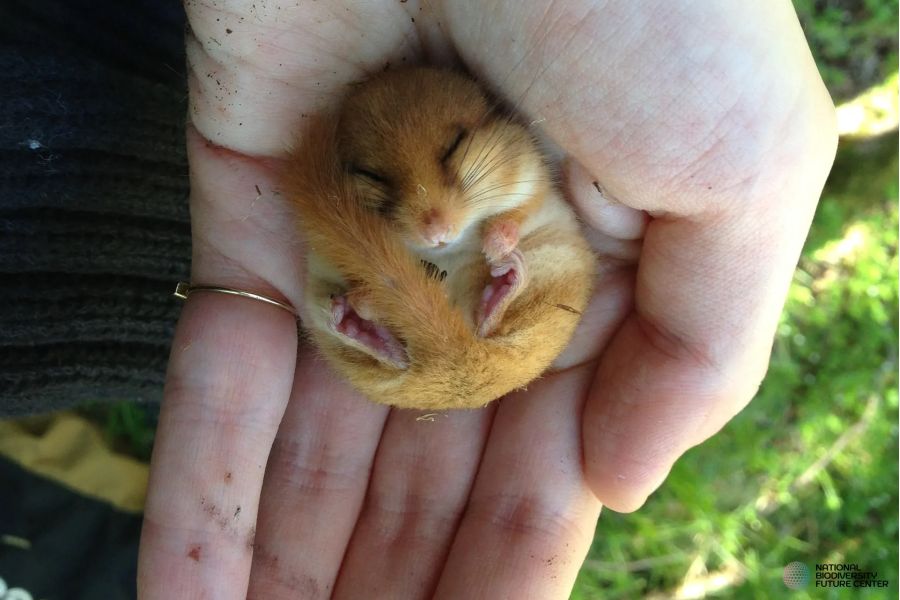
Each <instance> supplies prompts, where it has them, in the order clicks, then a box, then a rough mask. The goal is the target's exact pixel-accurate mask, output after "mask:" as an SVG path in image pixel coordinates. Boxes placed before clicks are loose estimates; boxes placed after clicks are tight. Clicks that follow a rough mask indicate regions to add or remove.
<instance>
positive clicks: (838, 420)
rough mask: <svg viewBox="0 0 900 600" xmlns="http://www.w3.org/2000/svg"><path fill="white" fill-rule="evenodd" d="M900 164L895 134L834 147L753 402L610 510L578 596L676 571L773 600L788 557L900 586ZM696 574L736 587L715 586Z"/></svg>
mask: <svg viewBox="0 0 900 600" xmlns="http://www.w3.org/2000/svg"><path fill="white" fill-rule="evenodd" d="M897 168H898V165H897V146H896V138H895V137H894V136H889V137H888V138H886V139H883V140H880V141H877V142H872V141H869V142H863V143H857V144H856V145H853V146H847V147H843V148H842V149H841V151H840V153H839V155H838V159H837V163H836V165H835V169H834V171H833V173H832V176H831V178H830V179H829V182H828V185H827V186H826V190H825V193H824V195H823V199H822V202H821V204H820V206H819V210H818V212H817V214H816V218H815V221H814V223H813V229H812V232H811V235H810V237H809V239H808V241H807V244H806V247H805V248H804V252H803V257H802V259H801V262H800V267H799V269H798V270H797V274H796V276H795V279H794V283H793V286H792V287H791V290H790V294H789V297H788V300H787V305H786V307H785V312H784V315H783V318H782V320H781V324H780V326H779V330H778V335H777V338H776V340H775V345H774V348H773V354H772V361H771V365H770V369H769V374H768V376H767V378H766V380H765V382H764V384H763V386H762V388H761V389H760V392H759V394H758V396H757V398H756V399H755V400H754V401H753V402H752V403H751V404H750V406H749V407H748V408H747V409H746V410H744V411H743V412H742V413H741V414H740V415H739V416H738V417H737V418H736V419H735V420H734V421H733V422H732V423H731V424H729V425H728V426H727V427H726V428H725V429H724V430H723V431H722V432H721V433H720V434H719V435H717V436H716V437H714V438H713V439H711V440H710V441H708V442H707V443H705V444H703V445H702V446H700V447H698V448H695V449H694V450H692V451H690V452H689V453H688V454H687V455H686V456H685V457H684V458H683V459H682V460H681V461H680V462H679V463H678V464H677V465H676V467H675V468H674V469H673V471H672V474H671V475H670V477H669V479H668V480H667V482H666V484H665V485H664V486H663V488H662V489H661V490H660V491H659V492H658V493H657V494H655V495H654V496H653V497H651V499H650V501H649V502H648V503H647V505H646V506H645V507H644V508H643V509H642V510H641V511H639V512H638V513H635V514H632V515H617V514H615V513H611V512H607V513H604V514H603V516H602V517H601V519H600V523H599V524H598V531H597V537H596V540H595V542H594V546H593V548H592V549H591V553H590V555H589V561H588V563H587V564H586V565H585V568H584V569H583V570H582V572H581V574H580V576H579V580H578V584H577V587H576V590H575V592H574V593H573V596H572V597H573V598H577V599H588V598H635V597H641V596H646V595H649V594H652V593H653V592H657V593H658V592H671V591H672V590H674V589H676V588H678V587H679V585H681V584H682V583H683V582H684V581H685V579H687V580H689V581H692V582H693V583H694V584H695V585H696V586H697V587H698V588H700V589H705V590H706V593H707V594H708V595H709V596H711V597H715V596H722V597H729V598H734V597H738V598H773V597H782V596H784V595H785V592H787V591H788V590H787V589H786V588H785V586H784V584H783V582H782V580H781V576H782V570H783V568H784V566H785V565H786V564H788V563H789V562H791V561H794V560H799V561H801V562H805V563H807V564H808V565H809V566H810V567H811V568H812V566H813V565H814V564H815V563H822V562H855V563H858V564H859V565H860V567H861V568H863V569H865V570H876V571H878V572H879V573H881V574H882V575H881V576H882V577H884V578H886V579H888V580H890V581H891V585H892V587H891V588H890V589H891V592H890V594H893V595H896V590H897V585H898V584H900V581H898V573H897V560H898V555H897V535H898V522H897V481H898V476H900V474H898V467H897V460H896V457H897V451H898V447H897V418H898V414H897V391H896V390H897V354H896V352H897V350H896V349H897V341H898V340H897V330H898V322H897V298H898V275H897V273H898V259H897V229H898V211H897ZM817 461H818V462H817ZM698 567H701V568H699V569H698ZM704 570H706V571H709V572H720V573H721V574H724V575H725V579H726V580H727V579H728V578H729V577H730V578H731V582H730V584H729V585H727V586H725V587H724V588H723V589H722V590H721V591H719V592H716V591H715V585H713V580H712V579H710V578H707V579H704V578H703V576H702V573H703V571H704ZM689 573H690V575H689V576H687V577H686V575H688V574H689ZM818 591H819V592H822V591H823V590H818ZM854 593H855V596H856V595H858V596H859V597H862V598H867V597H868V598H881V597H886V596H885V590H884V589H881V590H862V591H857V590H854ZM807 594H809V595H812V596H816V597H826V596H828V595H827V594H816V593H815V590H814V588H812V587H810V588H808V589H807V591H806V592H798V593H796V594H795V597H800V598H802V597H807ZM890 594H888V595H890ZM828 597H830V596H828Z"/></svg>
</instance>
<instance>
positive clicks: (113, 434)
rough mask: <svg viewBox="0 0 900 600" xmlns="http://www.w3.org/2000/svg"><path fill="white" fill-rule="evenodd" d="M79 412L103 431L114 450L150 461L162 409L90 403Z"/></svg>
mask: <svg viewBox="0 0 900 600" xmlns="http://www.w3.org/2000/svg"><path fill="white" fill-rule="evenodd" d="M78 410H79V412H81V413H82V414H83V415H84V416H85V417H87V418H89V419H91V420H93V421H94V422H96V423H98V424H100V426H101V427H103V434H104V436H105V437H106V439H107V440H108V441H109V443H110V445H111V446H112V447H113V448H114V449H116V450H118V451H120V452H123V453H125V454H128V455H130V456H133V457H135V458H138V459H140V460H144V461H149V460H150V451H151V450H152V448H153V438H154V436H155V434H156V424H157V420H158V416H159V407H157V406H153V405H143V404H135V403H134V402H114V403H110V404H101V403H89V404H86V405H84V406H81V407H79V409H78Z"/></svg>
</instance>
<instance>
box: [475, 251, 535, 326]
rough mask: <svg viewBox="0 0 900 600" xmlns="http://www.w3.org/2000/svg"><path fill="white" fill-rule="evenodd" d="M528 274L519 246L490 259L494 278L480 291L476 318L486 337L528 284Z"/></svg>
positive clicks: (498, 323)
mask: <svg viewBox="0 0 900 600" xmlns="http://www.w3.org/2000/svg"><path fill="white" fill-rule="evenodd" d="M527 278H528V274H527V271H526V269H525V257H524V256H523V255H522V252H521V251H519V250H518V249H513V250H512V251H511V252H510V253H509V254H507V255H506V256H505V257H503V258H502V259H500V260H498V261H495V262H492V263H491V280H490V281H489V282H488V284H487V286H485V288H484V291H483V292H482V293H481V302H480V303H479V305H478V314H477V315H476V319H475V322H476V323H477V324H478V335H479V336H481V337H487V336H489V335H491V334H492V333H493V332H494V331H495V330H496V329H497V327H498V326H499V325H500V321H501V320H503V315H504V314H505V313H506V309H507V308H509V305H510V304H512V301H513V300H515V299H516V297H517V296H518V295H519V293H520V292H521V291H522V289H523V288H524V287H525V284H526V283H527Z"/></svg>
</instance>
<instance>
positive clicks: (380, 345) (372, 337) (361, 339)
mask: <svg viewBox="0 0 900 600" xmlns="http://www.w3.org/2000/svg"><path fill="white" fill-rule="evenodd" d="M357 308H359V310H357ZM362 315H366V316H371V310H370V308H369V307H368V305H367V304H365V303H363V304H361V305H360V306H359V307H356V306H354V305H353V304H352V303H351V300H350V299H348V297H347V296H333V297H332V298H331V324H332V327H333V328H334V330H335V331H336V332H337V333H339V334H340V335H342V336H344V337H345V338H346V339H347V341H348V343H349V344H350V345H351V346H353V347H355V348H357V349H359V350H362V351H363V352H365V353H366V354H369V355H370V356H372V357H373V358H376V359H377V360H379V361H381V362H383V363H386V364H388V365H391V366H392V367H396V368H398V369H406V368H407V367H409V357H407V355H406V350H405V349H404V348H403V344H401V343H400V341H399V340H397V338H396V337H394V334H392V333H391V332H390V331H388V329H387V328H386V327H384V326H382V325H379V324H378V323H376V322H374V321H372V320H370V319H367V318H365V317H364V316H362Z"/></svg>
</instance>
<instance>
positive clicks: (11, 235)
mask: <svg viewBox="0 0 900 600" xmlns="http://www.w3.org/2000/svg"><path fill="white" fill-rule="evenodd" d="M183 27H184V17H183V13H182V9H181V4H180V2H178V1H177V0H125V1H119V2H116V1H110V0H101V1H96V0H5V1H4V2H2V3H0V152H2V156H3V159H2V161H0V283H2V286H0V294H2V296H0V414H7V415H10V414H24V413H35V412H43V411H47V410H53V409H59V408H65V407H68V406H71V405H73V404H75V403H78V402H82V401H87V400H90V401H107V400H133V401H158V400H159V399H160V398H161V394H162V384H163V378H164V373H165V367H166V361H167V357H168V349H169V344H170V340H171V337H172V330H173V327H174V324H175V320H176V317H177V314H178V310H179V306H178V304H177V303H176V302H174V301H173V300H172V298H171V293H172V290H173V289H174V283H175V282H176V281H177V280H179V279H185V278H186V277H187V275H188V272H189V262H190V224H189V214H188V202H187V196H188V177H187V162H186V158H185V152H184V122H185V114H186V94H187V92H186V84H185V77H184V67H183V63H184V57H183V45H182V36H183Z"/></svg>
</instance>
